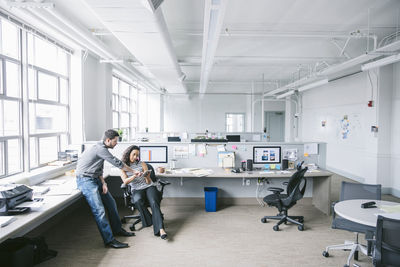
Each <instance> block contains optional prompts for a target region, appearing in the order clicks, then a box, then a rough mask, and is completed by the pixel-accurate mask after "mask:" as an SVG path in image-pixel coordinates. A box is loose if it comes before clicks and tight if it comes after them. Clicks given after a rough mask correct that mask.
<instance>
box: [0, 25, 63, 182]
mask: <svg viewBox="0 0 400 267" xmlns="http://www.w3.org/2000/svg"><path fill="white" fill-rule="evenodd" d="M21 40H26V42H25V41H24V42H22V41H21ZM21 55H27V59H26V60H24V61H22V60H21V58H23V56H21ZM22 62H27V64H26V65H25V63H24V64H22ZM24 69H26V70H27V75H26V77H24V75H22V74H23V70H24ZM22 78H23V79H26V81H23V80H22ZM23 84H27V87H26V88H24V87H23V86H22V85H23ZM23 95H28V98H27V100H23V98H22V96H23ZM69 95H70V93H69V54H68V53H67V52H66V51H65V50H64V49H62V48H60V47H59V46H57V45H55V44H53V43H52V42H49V41H47V40H44V39H42V38H39V37H38V36H36V35H34V34H32V33H29V32H27V31H25V30H24V29H21V28H19V27H17V26H15V25H14V24H13V23H11V22H9V21H7V20H6V19H2V18H0V178H1V177H5V176H9V175H12V174H15V173H18V172H22V171H30V170H31V169H33V168H36V167H39V166H42V165H45V164H47V163H48V162H50V161H53V160H56V159H57V153H58V151H60V149H65V147H66V145H67V144H68V140H69V103H70V100H69ZM24 101H27V102H26V103H25V102H24ZM25 105H26V106H27V107H29V109H28V112H27V115H24V114H23V113H22V106H25ZM25 116H26V117H25ZM23 121H28V122H29V124H28V125H29V127H27V128H24V127H23V125H24V124H23V123H22V122H23ZM24 136H28V139H27V140H24ZM24 142H26V143H27V144H28V147H27V149H28V151H24V148H23V143H24ZM23 155H29V156H27V157H26V158H27V159H28V158H29V162H26V163H25V164H24V156H23Z"/></svg>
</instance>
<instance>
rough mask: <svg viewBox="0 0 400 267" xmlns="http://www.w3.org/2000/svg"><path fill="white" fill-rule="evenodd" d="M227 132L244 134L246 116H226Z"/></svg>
mask: <svg viewBox="0 0 400 267" xmlns="http://www.w3.org/2000/svg"><path fill="white" fill-rule="evenodd" d="M225 121H226V131H227V132H244V114H226V120H225Z"/></svg>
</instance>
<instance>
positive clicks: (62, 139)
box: [60, 134, 68, 151]
mask: <svg viewBox="0 0 400 267" xmlns="http://www.w3.org/2000/svg"><path fill="white" fill-rule="evenodd" d="M67 146H68V136H67V135H66V134H62V135H60V151H65V150H66V149H67Z"/></svg>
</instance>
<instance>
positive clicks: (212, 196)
mask: <svg viewBox="0 0 400 267" xmlns="http://www.w3.org/2000/svg"><path fill="white" fill-rule="evenodd" d="M217 194H218V188H217V187H204V198H205V203H206V211H207V212H216V211H217Z"/></svg>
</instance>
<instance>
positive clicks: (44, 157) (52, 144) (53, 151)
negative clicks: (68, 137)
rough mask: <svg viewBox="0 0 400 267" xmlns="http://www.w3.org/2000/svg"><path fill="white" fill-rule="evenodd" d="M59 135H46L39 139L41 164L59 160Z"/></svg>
mask: <svg viewBox="0 0 400 267" xmlns="http://www.w3.org/2000/svg"><path fill="white" fill-rule="evenodd" d="M57 152H58V145H57V137H56V136H54V137H45V138H40V139H39V153H40V164H45V163H47V162H50V161H53V160H57V158H58V155H57Z"/></svg>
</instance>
